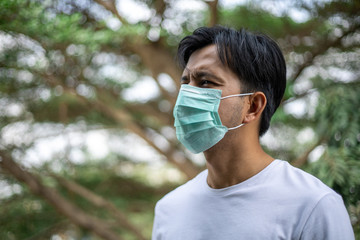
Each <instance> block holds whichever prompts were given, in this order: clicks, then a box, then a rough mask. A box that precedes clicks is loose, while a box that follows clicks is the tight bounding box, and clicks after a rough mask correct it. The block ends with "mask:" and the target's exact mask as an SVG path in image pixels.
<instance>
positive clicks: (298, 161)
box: [291, 137, 325, 167]
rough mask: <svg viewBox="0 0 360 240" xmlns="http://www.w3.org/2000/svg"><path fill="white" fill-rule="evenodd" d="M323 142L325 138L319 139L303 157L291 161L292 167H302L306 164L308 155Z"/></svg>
mask: <svg viewBox="0 0 360 240" xmlns="http://www.w3.org/2000/svg"><path fill="white" fill-rule="evenodd" d="M324 142H325V137H321V138H320V139H319V140H318V141H317V142H316V143H315V144H314V145H312V146H311V147H310V148H309V149H308V150H307V151H306V152H305V153H304V154H303V155H301V156H300V157H298V158H297V159H295V160H293V161H291V165H293V166H294V167H302V166H303V165H305V164H306V163H307V160H308V157H309V155H310V153H311V152H312V151H313V150H314V149H315V148H316V147H317V146H319V145H320V144H322V143H324Z"/></svg>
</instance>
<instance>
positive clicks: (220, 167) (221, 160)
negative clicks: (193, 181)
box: [204, 132, 274, 188]
mask: <svg viewBox="0 0 360 240" xmlns="http://www.w3.org/2000/svg"><path fill="white" fill-rule="evenodd" d="M227 135H228V136H227V137H226V139H225V138H224V139H223V140H222V141H220V142H219V143H218V144H217V145H215V146H214V147H212V148H211V149H209V150H207V151H206V152H204V155H205V158H206V162H207V163H206V165H207V168H208V178H207V181H208V184H209V186H210V187H212V188H225V187H229V186H232V185H235V184H238V183H240V182H243V181H245V180H247V179H249V178H250V177H252V176H254V175H256V174H257V173H259V172H260V171H261V170H263V169H264V168H265V167H266V166H268V165H269V164H270V163H271V162H272V161H273V160H274V159H273V158H272V157H271V156H269V155H268V154H266V153H265V152H264V151H263V149H262V148H261V146H260V143H259V139H258V137H256V138H255V139H246V140H242V141H240V142H239V140H238V139H244V138H239V136H236V133H234V134H233V133H230V132H229V133H227ZM243 136H249V135H243ZM250 136H251V135H250ZM236 140H237V141H236Z"/></svg>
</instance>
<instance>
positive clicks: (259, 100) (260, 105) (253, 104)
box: [243, 92, 267, 123]
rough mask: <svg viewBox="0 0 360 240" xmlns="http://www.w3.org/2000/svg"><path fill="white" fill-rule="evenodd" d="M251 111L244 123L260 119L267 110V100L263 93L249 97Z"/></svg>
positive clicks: (249, 110)
mask: <svg viewBox="0 0 360 240" xmlns="http://www.w3.org/2000/svg"><path fill="white" fill-rule="evenodd" d="M248 103H249V105H250V107H249V109H248V111H247V113H246V115H245V118H244V121H243V123H250V122H252V121H254V120H256V119H259V118H260V116H261V114H262V112H263V111H264V109H265V106H266V103H267V100H266V96H265V94H264V93H263V92H255V93H254V94H253V95H251V96H250V97H249V102H248Z"/></svg>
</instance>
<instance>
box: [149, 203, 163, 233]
mask: <svg viewBox="0 0 360 240" xmlns="http://www.w3.org/2000/svg"><path fill="white" fill-rule="evenodd" d="M160 215H161V214H160V213H159V203H157V204H156V206H155V217H154V224H153V229H152V235H151V239H152V240H161V239H162V237H161V230H160V229H161V224H160Z"/></svg>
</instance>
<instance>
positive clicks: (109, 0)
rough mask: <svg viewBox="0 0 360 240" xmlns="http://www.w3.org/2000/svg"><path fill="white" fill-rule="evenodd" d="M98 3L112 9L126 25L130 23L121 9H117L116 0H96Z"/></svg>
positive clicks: (109, 9)
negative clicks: (123, 15) (120, 12)
mask: <svg viewBox="0 0 360 240" xmlns="http://www.w3.org/2000/svg"><path fill="white" fill-rule="evenodd" d="M94 2H96V3H97V4H99V5H100V6H103V7H104V8H105V9H106V10H108V11H110V12H111V13H112V14H114V15H115V16H116V17H117V18H118V19H119V20H120V22H122V23H123V24H124V25H128V24H129V23H128V22H127V21H126V19H125V18H123V17H122V16H121V15H120V14H119V11H118V10H117V9H116V4H115V2H116V1H115V0H94Z"/></svg>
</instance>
